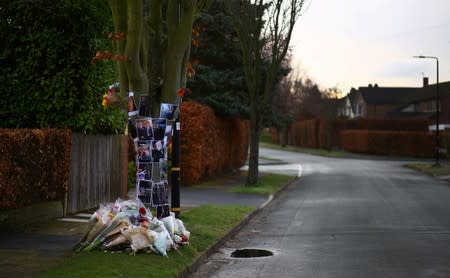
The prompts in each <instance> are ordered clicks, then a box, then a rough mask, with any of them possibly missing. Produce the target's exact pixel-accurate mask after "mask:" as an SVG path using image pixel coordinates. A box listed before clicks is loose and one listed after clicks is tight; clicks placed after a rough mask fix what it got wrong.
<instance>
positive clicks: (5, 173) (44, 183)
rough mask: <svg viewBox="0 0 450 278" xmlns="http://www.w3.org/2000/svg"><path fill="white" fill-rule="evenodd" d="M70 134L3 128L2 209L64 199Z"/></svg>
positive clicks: (0, 150) (0, 141) (0, 157)
mask: <svg viewBox="0 0 450 278" xmlns="http://www.w3.org/2000/svg"><path fill="white" fill-rule="evenodd" d="M71 134H72V133H71V131H70V130H68V129H0V154H1V155H0V209H14V208H19V207H23V206H26V205H30V204H35V203H40V202H46V201H63V200H64V194H65V192H66V189H67V188H66V187H67V186H68V178H69V171H70V149H71Z"/></svg>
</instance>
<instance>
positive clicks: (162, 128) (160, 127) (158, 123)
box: [152, 118, 167, 140]
mask: <svg viewBox="0 0 450 278" xmlns="http://www.w3.org/2000/svg"><path fill="white" fill-rule="evenodd" d="M152 124H153V139H154V140H163V139H164V133H165V132H166V125H167V121H166V119H163V118H156V119H152Z"/></svg>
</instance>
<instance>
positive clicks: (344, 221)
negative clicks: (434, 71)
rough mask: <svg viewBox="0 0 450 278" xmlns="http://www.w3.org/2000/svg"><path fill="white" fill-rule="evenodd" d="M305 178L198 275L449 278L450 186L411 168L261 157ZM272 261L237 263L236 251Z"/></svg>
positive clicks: (312, 158) (264, 152) (274, 167)
mask: <svg viewBox="0 0 450 278" xmlns="http://www.w3.org/2000/svg"><path fill="white" fill-rule="evenodd" d="M261 155H262V156H264V157H271V158H277V159H280V160H282V161H284V162H285V163H287V164H284V165H270V166H269V165H266V166H262V167H261V168H260V170H261V171H273V172H284V173H291V174H298V175H299V176H300V177H299V179H298V180H297V181H296V182H294V183H292V184H291V185H290V186H289V187H287V188H286V189H285V190H284V191H283V192H282V193H281V194H280V195H278V197H277V198H276V199H274V200H273V201H272V202H271V203H270V204H269V205H268V206H267V207H266V208H264V209H263V210H262V211H261V212H260V213H259V214H258V215H256V216H255V217H254V218H252V220H251V221H250V222H249V223H248V224H247V225H246V226H245V227H244V228H243V229H242V230H241V231H240V232H239V233H238V234H236V236H235V237H233V238H232V239H231V240H230V241H229V242H227V243H226V244H225V245H224V246H223V247H222V248H220V249H219V251H218V252H216V253H215V254H213V255H212V256H211V257H210V259H209V260H208V261H207V262H206V263H204V264H203V265H202V266H201V267H200V268H199V269H198V271H197V272H196V273H195V274H194V275H193V277H278V278H280V277H345V278H349V277H358V278H359V277H408V278H411V277H450V186H449V185H448V184H447V183H445V182H442V181H439V180H437V179H434V178H431V177H428V176H425V175H422V174H419V173H417V172H415V171H412V170H409V169H407V168H404V167H403V166H402V165H404V164H405V163H406V161H391V160H383V159H377V160H368V159H332V158H322V157H315V156H309V155H302V154H297V153H287V152H282V151H274V150H267V149H261ZM245 248H248V249H263V250H269V251H271V252H273V253H274V255H273V256H268V257H261V258H231V257H230V255H231V253H232V252H233V251H235V250H237V249H245Z"/></svg>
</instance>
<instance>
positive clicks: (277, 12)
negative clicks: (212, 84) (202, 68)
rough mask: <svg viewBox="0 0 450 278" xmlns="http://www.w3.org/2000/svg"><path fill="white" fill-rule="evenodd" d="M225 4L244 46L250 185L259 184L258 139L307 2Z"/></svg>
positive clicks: (257, 1) (258, 1) (255, 1)
mask: <svg viewBox="0 0 450 278" xmlns="http://www.w3.org/2000/svg"><path fill="white" fill-rule="evenodd" d="M225 3H226V6H227V9H228V11H229V13H230V14H231V16H232V20H233V25H234V28H235V30H236V33H237V35H238V38H239V40H240V43H241V49H242V57H243V67H244V73H245V78H246V82H247V89H248V94H249V99H250V156H249V171H248V176H247V184H249V185H251V184H256V183H257V181H258V173H259V169H258V168H259V165H258V158H259V138H260V132H261V129H262V126H263V115H264V114H266V112H267V111H269V110H270V108H271V103H272V100H273V97H274V86H275V84H276V81H277V76H278V71H279V70H280V67H281V65H282V62H283V60H284V58H285V56H286V54H287V52H288V49H289V43H290V40H291V35H292V31H293V29H294V25H295V23H296V21H297V19H298V18H299V16H300V12H301V10H302V8H303V3H304V0H285V1H283V0H274V1H263V0H253V1H238V0H233V1H226V2H225ZM261 72H262V73H263V74H261Z"/></svg>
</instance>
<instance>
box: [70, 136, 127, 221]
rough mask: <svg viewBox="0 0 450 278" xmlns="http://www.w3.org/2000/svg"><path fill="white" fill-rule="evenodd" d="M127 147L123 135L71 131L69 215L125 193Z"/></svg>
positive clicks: (112, 199)
mask: <svg viewBox="0 0 450 278" xmlns="http://www.w3.org/2000/svg"><path fill="white" fill-rule="evenodd" d="M127 151H128V141H127V137H126V136H124V135H84V134H77V133H73V134H72V148H71V166H70V176H69V188H68V190H67V196H66V200H65V206H64V208H65V214H66V215H67V214H72V213H76V212H79V211H82V210H87V209H92V208H95V207H97V206H98V205H99V204H102V203H108V202H113V201H115V200H116V199H117V198H119V197H122V198H123V197H126V194H127V176H128V175H127V171H128V170H127V164H128V160H127Z"/></svg>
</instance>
